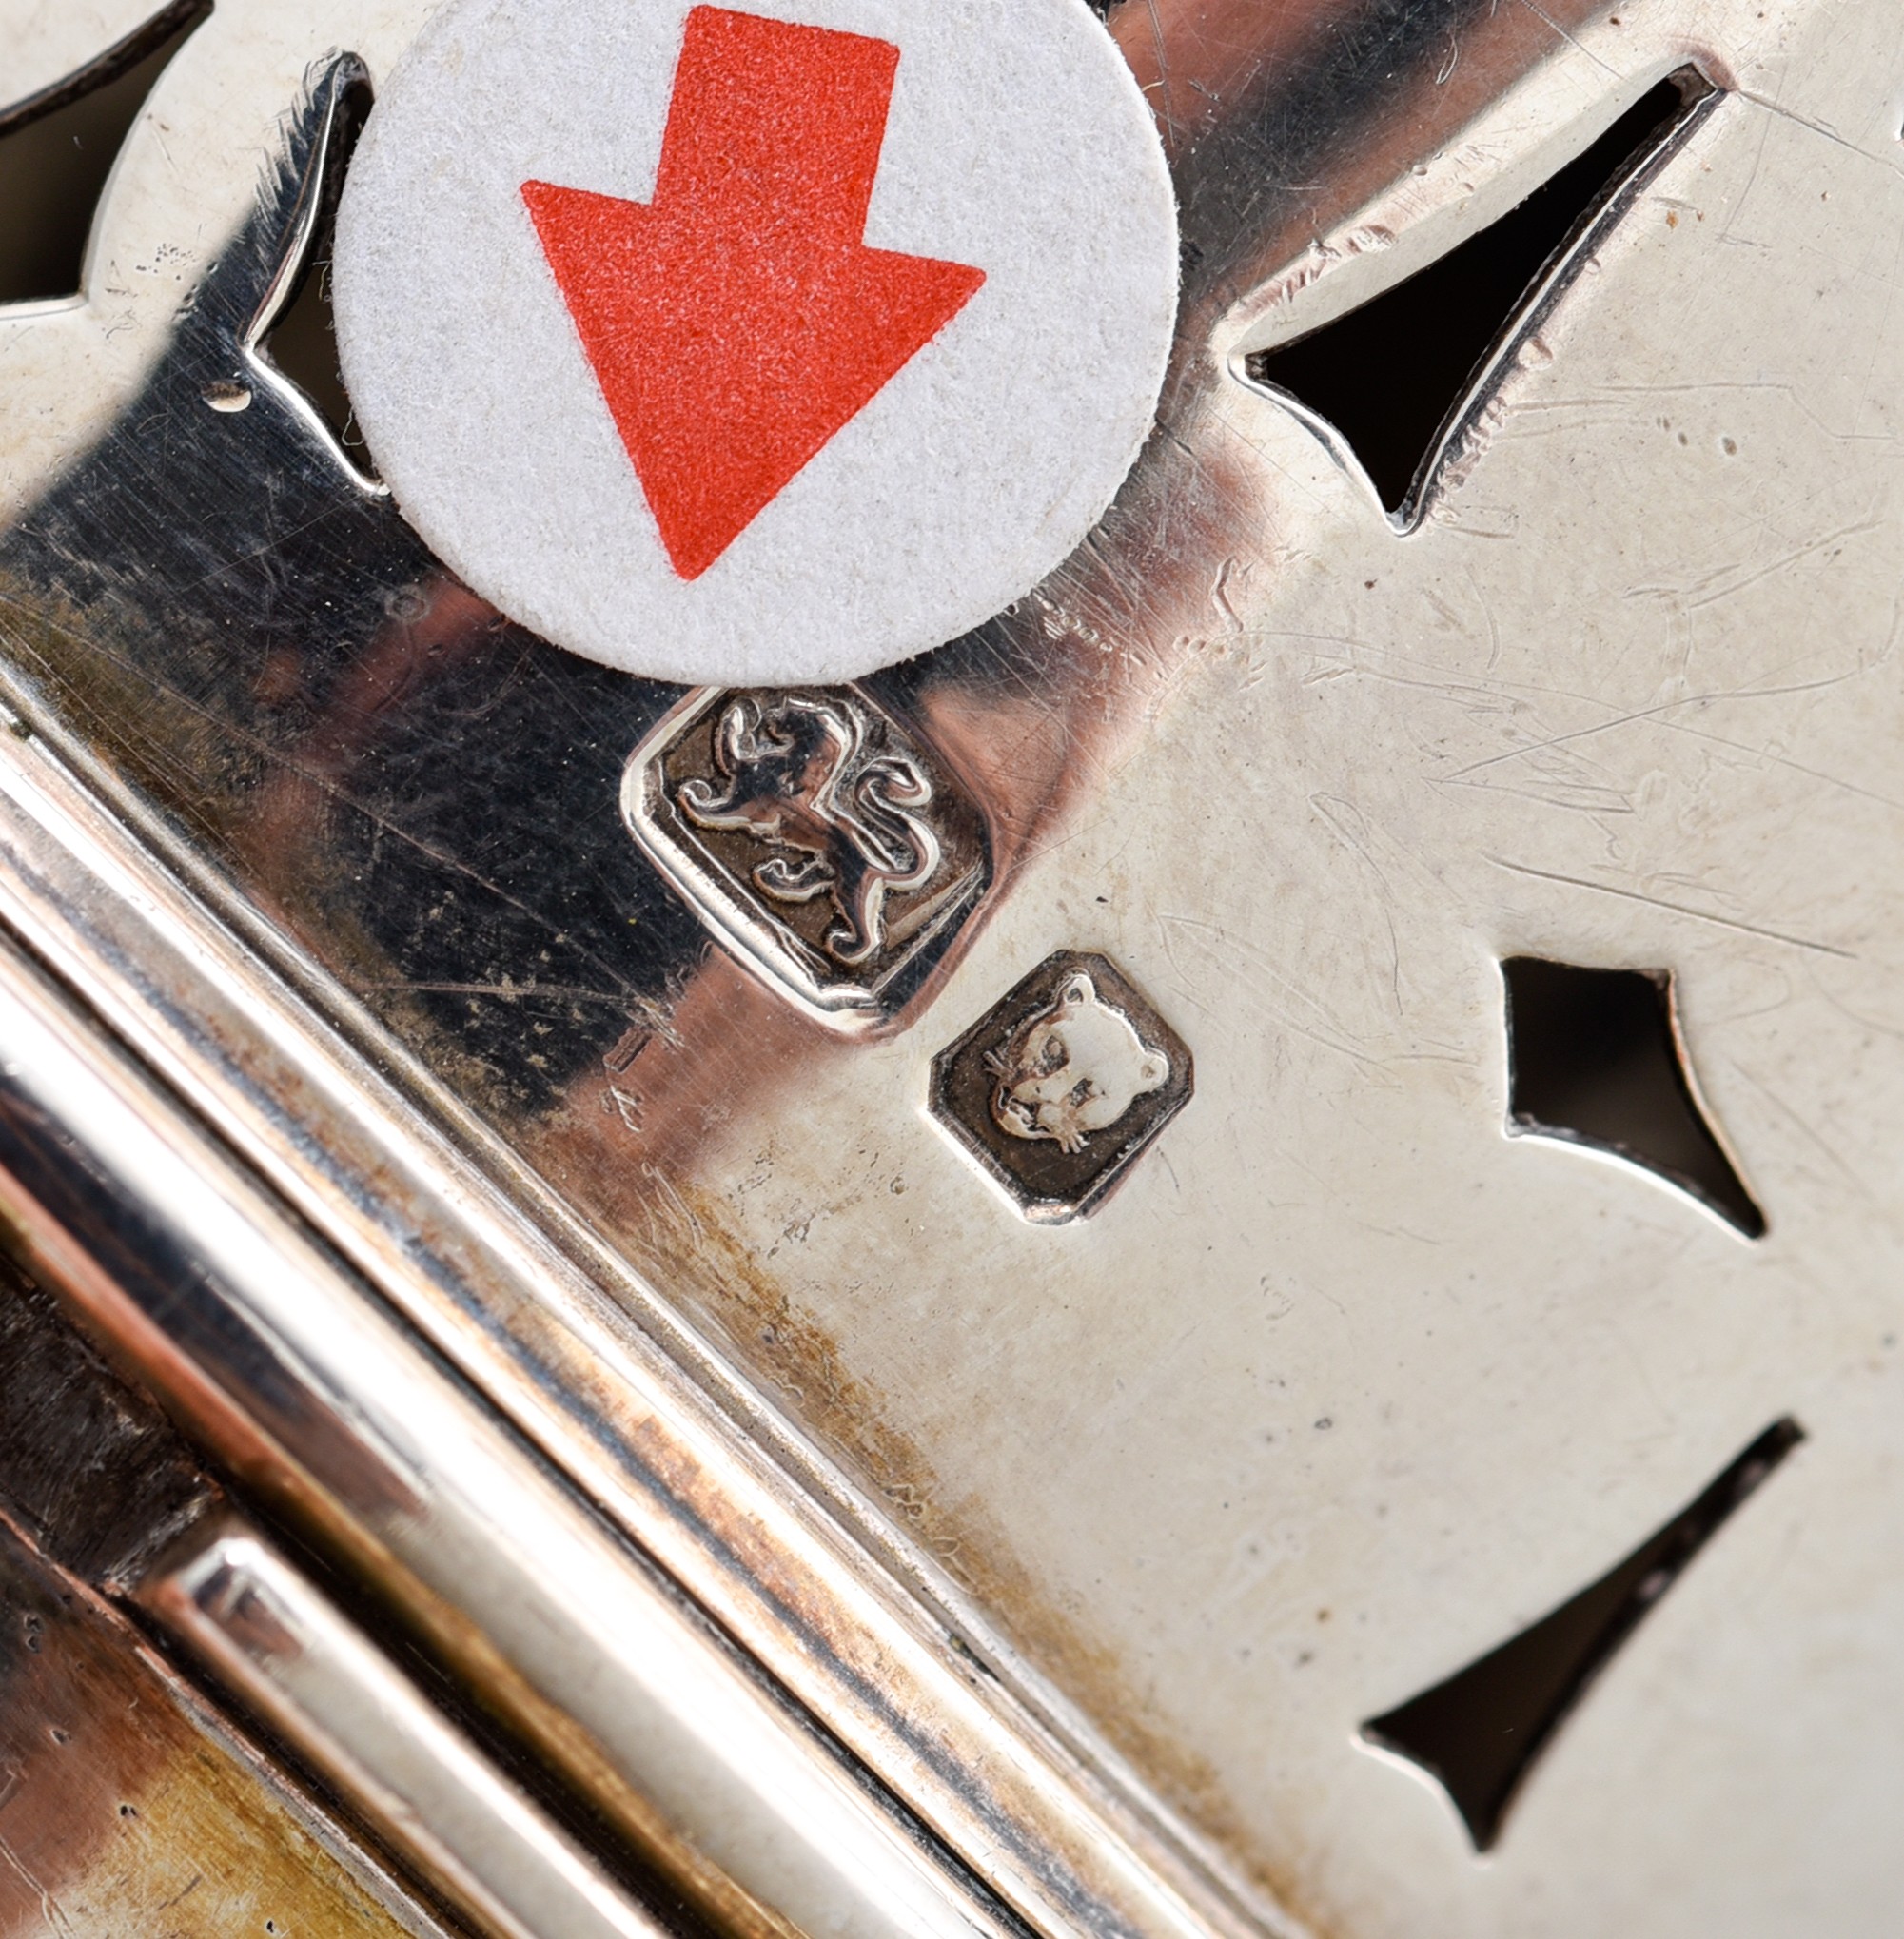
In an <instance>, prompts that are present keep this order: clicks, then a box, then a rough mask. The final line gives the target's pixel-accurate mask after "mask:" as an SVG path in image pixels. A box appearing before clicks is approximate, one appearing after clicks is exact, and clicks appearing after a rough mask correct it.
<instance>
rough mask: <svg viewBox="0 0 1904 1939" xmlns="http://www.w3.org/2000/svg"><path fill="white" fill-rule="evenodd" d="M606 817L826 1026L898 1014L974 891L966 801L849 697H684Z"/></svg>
mask: <svg viewBox="0 0 1904 1939" xmlns="http://www.w3.org/2000/svg"><path fill="white" fill-rule="evenodd" d="M621 809H622V816H623V819H624V820H625V821H626V823H627V825H628V828H629V831H630V832H632V833H633V835H634V836H635V839H636V840H637V841H638V843H639V844H640V846H641V848H642V850H643V851H644V852H645V853H646V854H647V855H648V857H649V858H650V860H652V861H653V862H654V863H655V865H656V867H657V868H658V869H659V870H660V872H661V873H662V874H663V875H664V876H666V878H667V879H668V881H669V882H670V883H671V884H672V885H673V886H674V888H675V890H676V891H677V893H679V894H680V895H681V896H683V897H684V898H685V899H686V901H687V902H688V904H689V906H690V907H691V908H692V909H693V910H694V911H695V913H696V914H697V915H698V916H699V917H700V919H701V920H702V921H703V922H704V923H705V924H706V925H707V926H708V928H709V929H710V930H712V931H713V932H714V934H715V935H716V936H717V937H718V938H719V939H720V940H721V941H722V942H723V943H724V944H725V945H726V946H727V947H728V948H729V949H730V950H732V951H733V952H734V953H735V954H736V956H738V957H739V959H740V960H741V961H742V962H743V963H744V964H746V965H747V967H748V968H749V969H753V970H754V971H755V973H756V975H759V976H761V977H763V978H764V979H765V980H766V981H767V982H768V983H769V984H770V985H771V986H772V987H773V988H775V989H777V990H778V991H779V992H780V993H781V994H782V995H783V996H786V997H789V998H791V999H792V1000H793V1001H794V1002H795V1003H796V1004H798V1005H799V1006H800V1007H801V1008H802V1009H805V1010H806V1011H807V1012H808V1013H809V1014H811V1015H814V1016H816V1017H818V1018H819V1019H821V1020H822V1021H823V1022H826V1023H828V1024H830V1025H832V1026H834V1028H842V1029H850V1030H857V1029H865V1028H874V1027H877V1026H878V1025H880V1024H882V1023H884V1022H886V1021H888V1020H889V1019H891V1018H892V1017H893V1016H894V1015H895V1014H896V1013H897V1012H898V1011H899V1010H900V1009H903V1008H904V1006H905V1004H906V1002H907V1001H908V1000H909V998H910V997H911V996H912V995H913V993H914V992H915V991H916V990H917V989H919V987H920V985H921V984H922V983H923V982H924V980H925V979H926V977H927V976H928V975H929V974H930V973H931V971H932V969H933V967H934V966H935V965H936V964H937V963H938V962H939V961H940V960H941V959H942V958H943V956H944V954H945V951H946V950H947V948H948V947H949V946H950V945H951V943H952V939H953V937H954V936H955V935H956V934H957V933H958V930H960V928H961V927H962V926H963V925H964V923H965V921H966V919H967V917H968V916H970V914H971V913H972V910H973V909H974V908H975V907H976V905H977V903H978V900H979V898H980V897H981V896H982V895H983V894H984V893H985V891H986V889H987V888H988V887H989V885H990V883H991V843H990V840H989V837H988V835H987V832H986V828H985V822H984V818H983V816H982V815H981V814H980V813H979V812H978V810H977V808H976V807H975V806H974V805H973V803H972V799H971V797H970V796H969V795H968V794H967V793H965V791H964V789H963V788H962V787H961V786H960V784H959V782H958V781H957V779H956V778H955V776H954V775H953V774H952V772H951V771H950V769H949V768H948V767H947V766H946V765H945V764H944V762H943V761H941V760H940V759H939V758H938V757H937V756H936V755H935V754H933V753H932V752H931V751H930V750H929V749H928V747H927V746H926V745H925V743H924V741H923V739H922V738H921V737H920V736H918V735H917V734H913V733H912V732H911V731H910V730H909V729H908V728H907V727H906V726H905V725H903V724H902V723H901V722H900V720H899V719H898V718H897V716H896V715H893V714H892V713H891V712H890V711H889V710H887V709H886V708H884V707H882V706H880V705H879V704H878V702H876V701H875V700H873V698H872V697H871V696H870V695H867V694H864V693H862V692H861V691H860V690H859V689H858V688H856V687H854V688H846V687H842V688H824V689H820V688H814V689H777V688H776V689H764V690H758V691H749V692H744V693H735V692H731V691H724V690H718V689H716V690H711V691H707V692H703V693H699V694H696V695H691V696H690V697H689V698H688V699H687V700H685V701H683V702H682V704H681V705H680V706H679V707H677V709H675V711H674V712H673V713H671V714H669V715H666V716H665V717H664V718H663V719H662V720H661V721H660V722H659V724H658V726H657V727H656V728H655V730H654V732H653V733H652V734H649V735H648V737H647V738H646V739H645V740H644V741H643V742H642V743H641V745H640V746H639V747H638V748H637V749H636V750H635V752H634V754H632V755H631V756H630V757H629V761H628V766H627V770H626V772H625V774H624V775H623V779H622V788H621Z"/></svg>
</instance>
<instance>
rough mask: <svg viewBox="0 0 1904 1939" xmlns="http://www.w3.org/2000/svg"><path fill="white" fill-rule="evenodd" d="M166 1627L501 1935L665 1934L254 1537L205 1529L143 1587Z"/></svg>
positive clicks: (598, 1937) (641, 1937) (573, 1938)
mask: <svg viewBox="0 0 1904 1939" xmlns="http://www.w3.org/2000/svg"><path fill="white" fill-rule="evenodd" d="M139 1601H140V1604H141V1606H142V1607H143V1608H145V1609H146V1611H147V1613H148V1614H149V1615H151V1616H154V1617H156V1618H157V1620H158V1621H159V1622H160V1623H161V1624H162V1625H163V1626H164V1628H165V1629H166V1631H167V1633H168V1634H169V1635H171V1636H172V1637H173V1638H174V1639H175V1640H176V1641H178V1642H179V1643H181V1644H182V1645H183V1646H184V1647H185V1648H186V1651H187V1652H188V1653H189V1654H190V1655H192V1657H194V1658H195V1659H196V1660H197V1661H198V1662H199V1663H200V1664H201V1665H202V1666H203V1667H204V1668H205V1669H206V1670H208V1671H210V1672H211V1674H212V1675H214V1676H216V1677H217V1678H218V1679H219V1680H220V1681H221V1682H222V1683H223V1684H225V1685H226V1688H228V1689H229V1690H231V1691H233V1692H235V1693H236V1694H237V1695H238V1696H239V1697H240V1698H241V1699H242V1700H243V1701H244V1703H245V1705H246V1707H247V1708H249V1709H251V1710H252V1711H254V1712H255V1713H256V1714H259V1715H260V1716H262V1717H263V1718H265V1721H266V1722H267V1723H269V1724H270V1725H271V1726H272V1728H273V1729H274V1730H275V1731H276V1732H277V1733H278V1734H279V1735H280V1736H281V1737H282V1738H283V1739H284V1740H285V1742H286V1743H288V1744H291V1745H292V1746H294V1747H295V1748H296V1750H297V1751H298V1753H300V1755H302V1756H303V1757H304V1759H305V1760H306V1761H307V1762H308V1763H309V1764H310V1765H311V1766H312V1767H313V1768H314V1769H316V1770H317V1771H319V1772H321V1773H323V1775H324V1778H325V1779H326V1780H328V1782H329V1783H330V1784H332V1785H333V1786H334V1787H335V1788H336V1790H337V1791H338V1792H341V1793H342V1794H343V1795H344V1797H346V1798H347V1799H349V1801H350V1802H351V1804H352V1805H353V1806H354V1807H355V1808H356V1809H357V1810H358V1811H359V1812H362V1813H363V1816H364V1817H365V1818H366V1819H368V1821H369V1822H370V1823H372V1824H374V1825H376V1826H378V1827H379V1828H380V1829H381V1830H382V1831H383V1832H384V1833H385V1835H386V1836H388V1837H389V1838H391V1839H392V1840H393V1841H394V1842H395V1843H396V1845H397V1847H398V1849H399V1850H400V1851H401V1852H402V1855H403V1857H404V1858H405V1859H406V1860H407V1861H408V1862H409V1863H410V1864H411V1865H413V1866H414V1867H415V1868H416V1869H417V1870H419V1871H421V1872H422V1874H423V1876H424V1877H426V1878H427V1879H429V1880H430V1881H431V1883H432V1884H433V1885H435V1886H436V1887H438V1888H439V1889H440V1890H442V1891H443V1892H444V1893H445V1894H446V1895H447V1896H448V1898H449V1899H450V1901H451V1902H452V1903H453V1904H454V1905H455V1906H456V1907H457V1908H458V1909H459V1910H461V1912H462V1913H463V1914H464V1915H465V1916H466V1917H467V1918H468V1919H469V1920H470V1921H471V1922H472V1924H473V1926H474V1927H475V1929H477V1930H478V1931H480V1932H481V1933H483V1934H486V1935H490V1939H660V1935H661V1934H662V1932H663V1931H664V1930H665V1928H663V1927H662V1926H661V1925H660V1924H658V1922H657V1921H656V1919H655V1918H653V1917H652V1916H651V1915H650V1914H649V1913H647V1912H646V1911H644V1910H641V1908H640V1907H638V1905H636V1904H634V1903H633V1902H632V1901H630V1900H629V1899H628V1898H627V1897H626V1895H625V1894H623V1893H622V1892H621V1891H620V1890H618V1888H617V1887H616V1886H615V1884H614V1883H613V1882H612V1881H611V1880H610V1879H609V1878H607V1877H606V1876H605V1875H604V1874H603V1873H602V1871H601V1870H600V1868H599V1866H597V1865H595V1864H594V1863H593V1862H591V1860H590V1859H589V1858H588V1857H587V1856H585V1855H584V1854H583V1853H582V1852H581V1851H579V1849H578V1848H577V1847H576V1846H575V1844H574V1843H573V1842H572V1841H571V1840H570V1839H568V1838H567V1837H566V1836H564V1835H563V1833H562V1832H561V1831H559V1830H558V1829H557V1828H556V1827H555V1826H554V1825H553V1824H551V1823H550V1822H549V1820H548V1819H547V1817H546V1816H545V1815H544V1814H543V1813H542V1812H540V1811H538V1810H537V1808H536V1807H535V1806H534V1805H533V1804H532V1803H530V1801H529V1800H528V1799H527V1798H526V1797H524V1796H523V1795H522V1793H521V1792H520V1791H519V1790H518V1789H517V1788H516V1787H515V1786H514V1785H512V1784H511V1783H510V1782H509V1781H508V1779H507V1778H505V1777H504V1776H503V1775H502V1774H501V1773H500V1772H499V1771H497V1770H496V1768H495V1767H494V1766H493V1765H492V1764H490V1763H489V1762H488V1761H487V1760H486V1759H485V1758H484V1757H483V1756H482V1754H481V1752H479V1751H478V1750H477V1749H476V1747H475V1746H474V1745H473V1744H471V1743H470V1742H469V1741H468V1740H467V1739H466V1738H465V1737H463V1736H462V1735H461V1733H458V1732H457V1731H456V1730H455V1729H454V1728H453V1727H452V1726H451V1725H449V1724H448V1723H447V1722H445V1721H444V1720H443V1718H442V1716H441V1715H440V1714H438V1713H437V1711H436V1710H435V1709H434V1708H433V1706H432V1705H431V1704H430V1703H429V1702H428V1701H427V1699H426V1698H424V1697H423V1695H422V1694H421V1693H420V1692H419V1691H418V1690H417V1689H416V1687H415V1686H414V1685H413V1684H412V1683H411V1682H410V1681H409V1679H408V1678H406V1677H405V1676H404V1675H402V1672H401V1671H400V1670H398V1669H397V1667H396V1666H395V1665H394V1664H393V1663H392V1662H390V1660H389V1659H388V1658H387V1657H386V1656H385V1655H383V1653H382V1652H381V1651H380V1650H378V1649H377V1648H376V1647H375V1645H374V1644H372V1643H371V1642H370V1641H369V1640H368V1639H367V1638H366V1637H365V1636H364V1635H363V1633H362V1632H361V1631H359V1630H358V1629H356V1628H355V1627H354V1626H353V1625H352V1624H351V1623H350V1622H349V1621H348V1620H347V1619H346V1618H345V1617H344V1615H343V1614H342V1613H341V1612H340V1611H339V1610H338V1609H337V1608H336V1607H335V1606H334V1605H333V1604H332V1603H331V1602H330V1601H329V1600H328V1599H327V1598H326V1597H325V1596H324V1594H323V1593H322V1592H321V1591H320V1590H319V1589H318V1588H317V1587H316V1586H315V1585H314V1584H313V1583H311V1582H310V1581H308V1580H307V1579H306V1578H305V1577H304V1576H302V1575H301V1574H300V1573H299V1572H298V1571H297V1570H296V1569H294V1568H293V1567H291V1565H290V1564H289V1563H288V1562H286V1561H285V1559H284V1557H281V1556H278V1555H276V1554H274V1553H273V1552H272V1550H271V1549H270V1548H269V1547H268V1546H267V1545H266V1544H265V1542H264V1541H263V1540H261V1539H260V1537H258V1536H256V1535H255V1534H253V1533H251V1532H249V1531H247V1530H245V1529H243V1528H229V1527H227V1528H224V1529H213V1530H208V1531H206V1532H204V1533H202V1534H200V1535H198V1536H196V1537H193V1539H192V1542H191V1544H190V1546H189V1548H188V1550H187V1551H186V1553H183V1554H177V1555H174V1556H172V1557H168V1558H167V1560H166V1561H165V1562H164V1563H163V1564H162V1565H161V1566H160V1567H159V1568H158V1569H157V1570H155V1571H154V1572H153V1573H152V1574H151V1575H150V1576H148V1577H147V1579H146V1580H145V1581H144V1582H143V1583H142V1584H141V1585H140V1589H139Z"/></svg>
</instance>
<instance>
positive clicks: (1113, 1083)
mask: <svg viewBox="0 0 1904 1939" xmlns="http://www.w3.org/2000/svg"><path fill="white" fill-rule="evenodd" d="M1191 1086H1192V1070H1191V1064H1190V1053H1189V1050H1188V1047H1187V1046H1186V1045H1185V1044H1184V1042H1183V1040H1182V1039H1181V1038H1180V1037H1179V1036H1178V1035H1177V1034H1176V1032H1175V1031H1174V1030H1172V1029H1171V1028H1170V1027H1169V1026H1168V1024H1167V1023H1165V1022H1164V1020H1163V1018H1162V1017H1161V1016H1159V1015H1158V1014H1157V1012H1156V1010H1155V1009H1153V1008H1152V1007H1151V1005H1150V1004H1149V1003H1148V1002H1147V1001H1146V1000H1145V998H1144V997H1143V996H1142V995H1140V994H1139V993H1138V991H1137V990H1136V989H1134V988H1133V987H1132V986H1131V985H1130V983H1129V981H1127V980H1126V978H1125V977H1124V976H1123V975H1122V973H1121V972H1120V971H1119V970H1118V969H1117V968H1116V967H1115V966H1114V965H1113V964H1112V963H1110V962H1109V960H1107V959H1106V958H1105V957H1103V956H1095V955H1080V954H1075V953H1073V952H1071V951H1069V950H1067V951H1062V952H1060V953H1059V954H1058V955H1055V956H1052V957H1050V959H1049V960H1048V961H1046V962H1045V963H1043V964H1041V965H1040V966H1039V967H1038V968H1037V969H1034V970H1033V971H1032V972H1031V975H1030V976H1028V977H1026V978H1025V979H1024V981H1023V982H1021V983H1020V984H1019V985H1018V986H1017V987H1016V988H1015V989H1012V990H1011V993H1010V994H1009V995H1008V996H1006V997H1005V998H1004V999H1003V1001H1002V1002H1000V1003H998V1004H996V1005H995V1006H994V1007H993V1008H992V1009H991V1010H990V1011H988V1012H987V1014H986V1015H985V1016H983V1017H981V1018H980V1019H979V1021H978V1022H977V1023H976V1024H974V1025H973V1026H972V1028H971V1029H969V1030H968V1031H967V1032H966V1033H965V1034H964V1036H962V1037H961V1038H959V1040H958V1041H957V1042H956V1043H955V1044H953V1045H952V1046H951V1047H950V1048H947V1049H945V1050H942V1051H941V1052H940V1053H939V1055H938V1056H937V1057H936V1058H935V1059H934V1060H933V1063H932V1113H933V1115H934V1116H935V1117H936V1118H938V1120H939V1121H940V1122H941V1123H942V1124H943V1125H944V1126H946V1128H947V1129H948V1130H950V1131H951V1132H952V1135H953V1137H955V1138H956V1139H957V1140H958V1142H959V1143H960V1144H961V1145H962V1146H965V1148H966V1149H967V1150H968V1151H969V1152H971V1153H972V1156H973V1157H974V1158H976V1159H977V1160H978V1161H979V1163H980V1164H981V1165H983V1166H984V1167H985V1169H986V1170H987V1171H988V1172H989V1173H990V1174H991V1176H992V1177H993V1178H994V1179H996V1180H997V1181H998V1182H999V1183H1000V1184H1001V1185H1004V1186H1005V1188H1006V1190H1007V1191H1009V1192H1010V1193H1011V1196H1012V1198H1013V1199H1014V1200H1015V1201H1016V1202H1017V1204H1018V1206H1019V1208H1020V1209H1021V1210H1022V1211H1023V1212H1024V1214H1025V1216H1026V1217H1027V1218H1029V1219H1035V1220H1039V1221H1044V1222H1051V1223H1057V1222H1062V1221H1065V1220H1069V1219H1077V1218H1084V1217H1087V1216H1089V1214H1090V1213H1091V1212H1093V1211H1095V1210H1096V1209H1097V1207H1098V1206H1099V1205H1102V1204H1103V1202H1104V1200H1105V1198H1106V1197H1107V1196H1108V1195H1109V1192H1110V1191H1111V1189H1112V1188H1113V1187H1114V1186H1115V1185H1117V1184H1118V1182H1119V1181H1120V1180H1121V1179H1122V1178H1123V1177H1124V1175H1125V1173H1126V1172H1127V1171H1129V1167H1130V1166H1131V1165H1132V1164H1134V1163H1135V1162H1136V1160H1137V1159H1138V1157H1139V1156H1141V1155H1142V1153H1143V1152H1144V1151H1145V1150H1146V1149H1147V1148H1148V1146H1149V1145H1150V1144H1151V1142H1152V1141H1153V1140H1154V1139H1155V1138H1156V1137H1157V1135H1158V1133H1159V1132H1160V1131H1162V1129H1163V1128H1164V1126H1165V1125H1167V1124H1168V1122H1169V1120H1170V1119H1171V1118H1173V1117H1174V1116H1175V1115H1176V1114H1177V1112H1178V1111H1179V1110H1181V1109H1182V1108H1183V1107H1184V1106H1185V1104H1187V1103H1188V1100H1189V1096H1190V1091H1191Z"/></svg>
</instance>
